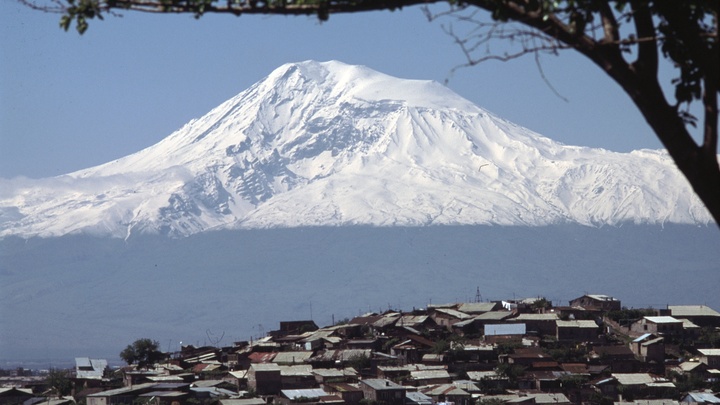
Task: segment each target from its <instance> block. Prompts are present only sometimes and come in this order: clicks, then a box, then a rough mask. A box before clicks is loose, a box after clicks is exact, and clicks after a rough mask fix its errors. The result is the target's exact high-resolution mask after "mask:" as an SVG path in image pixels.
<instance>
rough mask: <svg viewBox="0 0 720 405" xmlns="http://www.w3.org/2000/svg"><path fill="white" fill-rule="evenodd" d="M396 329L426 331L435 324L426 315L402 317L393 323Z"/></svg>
mask: <svg viewBox="0 0 720 405" xmlns="http://www.w3.org/2000/svg"><path fill="white" fill-rule="evenodd" d="M395 326H396V327H403V326H407V327H409V328H413V329H418V330H422V329H427V328H432V327H433V326H436V325H435V322H434V321H433V319H432V318H430V317H429V316H428V315H402V316H400V319H398V320H397V322H395Z"/></svg>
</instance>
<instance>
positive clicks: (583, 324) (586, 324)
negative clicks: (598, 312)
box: [555, 320, 599, 329]
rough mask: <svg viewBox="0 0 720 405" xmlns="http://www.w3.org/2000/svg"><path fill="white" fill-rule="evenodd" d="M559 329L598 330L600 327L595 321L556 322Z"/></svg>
mask: <svg viewBox="0 0 720 405" xmlns="http://www.w3.org/2000/svg"><path fill="white" fill-rule="evenodd" d="M555 324H557V327H558V328H580V329H598V328H599V326H598V325H597V323H595V321H584V320H581V321H561V320H557V321H555Z"/></svg>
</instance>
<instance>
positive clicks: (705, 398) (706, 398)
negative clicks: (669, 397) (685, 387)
mask: <svg viewBox="0 0 720 405" xmlns="http://www.w3.org/2000/svg"><path fill="white" fill-rule="evenodd" d="M687 395H688V396H689V397H690V398H692V399H693V401H692V402H700V403H710V404H720V398H718V397H717V396H715V395H714V394H712V393H710V392H688V394H687Z"/></svg>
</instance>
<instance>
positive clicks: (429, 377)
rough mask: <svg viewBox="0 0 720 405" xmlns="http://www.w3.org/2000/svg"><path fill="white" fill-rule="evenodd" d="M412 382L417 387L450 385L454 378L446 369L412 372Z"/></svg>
mask: <svg viewBox="0 0 720 405" xmlns="http://www.w3.org/2000/svg"><path fill="white" fill-rule="evenodd" d="M410 381H411V382H412V384H413V385H415V386H421V385H431V384H450V382H451V381H452V378H450V374H449V373H448V371H447V370H445V369H444V368H442V369H426V370H412V371H410Z"/></svg>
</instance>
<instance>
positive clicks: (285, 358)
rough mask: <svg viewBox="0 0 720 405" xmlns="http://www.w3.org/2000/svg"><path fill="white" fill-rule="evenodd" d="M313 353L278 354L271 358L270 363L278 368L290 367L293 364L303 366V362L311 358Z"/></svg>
mask: <svg viewBox="0 0 720 405" xmlns="http://www.w3.org/2000/svg"><path fill="white" fill-rule="evenodd" d="M312 355H313V352H310V351H302V352H278V353H276V354H275V357H273V359H272V362H273V363H275V364H277V365H280V366H292V365H295V364H305V361H306V360H308V359H310V357H312Z"/></svg>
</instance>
